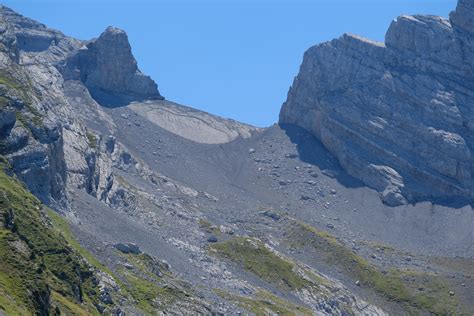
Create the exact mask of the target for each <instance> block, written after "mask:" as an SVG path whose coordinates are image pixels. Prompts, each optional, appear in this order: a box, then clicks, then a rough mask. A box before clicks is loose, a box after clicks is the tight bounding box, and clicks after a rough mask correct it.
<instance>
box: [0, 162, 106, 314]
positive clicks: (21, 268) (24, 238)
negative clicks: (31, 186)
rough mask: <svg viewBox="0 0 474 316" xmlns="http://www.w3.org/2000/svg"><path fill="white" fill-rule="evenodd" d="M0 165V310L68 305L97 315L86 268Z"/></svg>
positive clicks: (12, 311)
mask: <svg viewBox="0 0 474 316" xmlns="http://www.w3.org/2000/svg"><path fill="white" fill-rule="evenodd" d="M0 164H1V165H0V258H2V260H0V293H1V295H0V297H1V298H0V309H3V310H4V311H5V312H6V313H7V314H8V315H16V314H23V315H24V314H32V313H48V312H50V311H51V310H52V309H54V308H55V307H56V306H57V307H58V308H59V309H60V310H61V308H62V307H65V306H69V307H68V308H67V309H70V308H72V307H74V308H75V309H76V310H80V311H82V312H83V313H84V314H91V313H94V312H95V313H97V310H96V308H95V307H94V305H93V303H96V302H97V289H96V287H95V285H94V282H93V275H92V272H91V271H90V269H89V267H88V266H87V265H86V264H85V263H84V262H83V260H82V258H81V257H80V256H79V255H78V254H77V253H76V252H75V251H73V250H72V249H71V247H70V246H69V244H68V243H67V241H66V240H65V239H64V238H63V236H62V235H61V234H60V233H59V232H58V231H56V230H54V229H53V228H52V227H51V226H49V224H48V221H47V218H46V216H45V214H43V213H42V212H41V209H42V205H41V203H40V202H39V201H38V200H37V199H36V198H35V197H34V196H33V195H31V194H30V193H29V192H28V191H27V190H26V189H25V188H24V187H23V185H22V184H21V183H20V182H19V181H18V180H16V179H14V178H13V177H11V176H9V175H8V174H7V173H9V171H8V166H7V164H6V162H5V160H4V159H3V158H2V159H0ZM50 300H51V301H50ZM65 310H66V309H65Z"/></svg>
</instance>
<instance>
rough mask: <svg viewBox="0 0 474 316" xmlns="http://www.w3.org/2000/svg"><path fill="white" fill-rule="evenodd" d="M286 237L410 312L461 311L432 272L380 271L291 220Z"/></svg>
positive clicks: (332, 239)
mask: <svg viewBox="0 0 474 316" xmlns="http://www.w3.org/2000/svg"><path fill="white" fill-rule="evenodd" d="M286 238H287V241H288V243H289V244H290V245H292V246H295V247H311V249H312V250H313V251H316V252H317V255H318V256H319V257H320V258H321V259H322V260H324V261H325V262H326V263H327V264H330V265H333V266H335V267H337V268H338V269H339V270H341V271H342V272H344V273H346V274H347V275H349V276H351V277H352V278H353V279H355V280H359V282H360V283H361V286H365V287H369V288H372V289H373V290H375V291H376V292H377V293H379V294H381V295H382V296H384V297H385V298H387V299H388V300H391V301H395V302H397V303H399V304H401V305H402V306H404V307H405V308H406V310H407V312H409V313H418V312H419V311H420V310H423V311H428V312H430V313H433V314H436V315H453V314H462V312H463V310H462V307H461V306H460V304H459V302H458V299H457V298H456V297H455V296H450V295H449V288H448V286H447V285H446V284H445V283H444V282H442V281H441V279H440V278H439V277H437V276H435V275H430V274H427V273H426V272H422V271H399V270H390V271H384V272H382V271H380V270H379V269H378V268H377V267H375V266H373V265H371V264H370V263H369V262H368V261H367V260H365V259H364V258H362V257H361V256H359V255H357V254H355V253H354V252H352V251H351V250H350V249H348V248H347V247H345V246H344V245H343V244H342V243H341V242H339V241H338V240H337V239H336V238H335V237H334V236H331V235H330V234H328V233H327V232H324V231H320V230H317V229H316V228H314V227H312V226H309V225H307V224H304V223H301V222H298V221H296V220H292V224H291V225H290V227H289V229H288V232H287V235H286Z"/></svg>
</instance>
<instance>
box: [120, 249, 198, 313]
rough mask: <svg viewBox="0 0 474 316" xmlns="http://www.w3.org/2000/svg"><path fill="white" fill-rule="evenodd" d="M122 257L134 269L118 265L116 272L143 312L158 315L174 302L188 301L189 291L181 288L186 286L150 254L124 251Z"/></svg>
mask: <svg viewBox="0 0 474 316" xmlns="http://www.w3.org/2000/svg"><path fill="white" fill-rule="evenodd" d="M124 258H126V259H127V261H128V262H129V263H130V264H131V265H133V267H134V269H127V268H120V269H119V274H120V276H122V277H123V278H124V279H125V282H126V284H125V285H124V286H125V288H126V290H127V292H128V293H129V294H130V295H131V296H132V297H133V299H134V300H135V301H136V303H137V307H138V308H139V309H140V310H142V311H143V312H144V313H145V314H147V315H157V314H159V311H163V310H165V309H167V308H169V307H171V306H172V305H173V304H174V303H178V302H184V301H189V300H190V294H188V293H187V291H186V290H185V289H183V287H185V285H184V284H183V283H181V282H179V281H177V280H174V279H173V276H172V274H171V273H170V272H169V271H167V270H166V269H165V268H164V266H163V265H161V264H160V263H159V262H157V261H156V260H154V259H153V258H152V257H150V256H149V255H147V254H143V253H142V254H126V255H124ZM173 283H175V284H173ZM188 290H190V289H188Z"/></svg>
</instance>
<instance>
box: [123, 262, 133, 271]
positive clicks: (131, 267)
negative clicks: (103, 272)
mask: <svg viewBox="0 0 474 316" xmlns="http://www.w3.org/2000/svg"><path fill="white" fill-rule="evenodd" d="M123 266H124V267H125V268H127V269H128V270H133V266H132V265H131V264H130V263H128V262H125V263H124V264H123Z"/></svg>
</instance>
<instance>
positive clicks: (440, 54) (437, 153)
mask: <svg viewBox="0 0 474 316" xmlns="http://www.w3.org/2000/svg"><path fill="white" fill-rule="evenodd" d="M473 21H474V2H473V1H471V0H461V1H459V3H458V6H457V9H456V11H454V12H452V13H451V15H450V19H444V18H441V17H436V16H421V15H415V16H407V15H403V16H400V17H398V18H397V19H395V20H394V21H393V22H392V24H391V25H390V28H389V30H388V31H387V34H386V37H385V43H379V42H374V41H371V40H368V39H364V38H361V37H358V36H355V35H350V34H345V35H343V36H342V37H340V38H338V39H335V40H332V41H330V42H327V43H322V44H320V45H317V46H314V47H311V48H310V49H309V50H308V51H307V52H306V53H305V55H304V59H303V63H302V65H301V68H300V71H299V74H298V76H297V77H296V78H295V80H294V82H293V85H292V87H291V88H290V91H289V92H288V98H287V100H286V102H285V103H284V104H283V107H282V109H281V112H280V124H296V125H299V126H301V127H303V128H305V129H307V130H309V131H311V132H312V133H313V134H314V136H316V137H317V138H318V139H319V140H320V141H321V142H322V143H323V144H324V145H325V146H326V148H328V149H329V150H330V151H331V152H332V153H333V154H334V155H335V156H336V157H337V159H338V160H339V162H340V163H341V165H342V166H343V167H344V168H345V169H346V170H347V171H348V172H349V173H350V174H351V175H353V176H355V177H357V178H359V179H361V180H362V181H363V182H365V183H366V184H367V185H368V186H370V187H372V188H374V189H376V190H378V191H379V192H381V195H382V199H383V200H384V202H385V203H387V204H389V205H399V204H403V203H406V202H407V200H408V201H410V202H415V201H419V200H434V201H438V200H443V201H449V200H450V199H452V198H458V201H459V198H461V199H465V200H466V201H470V200H472V199H473V197H474V187H473V176H472V174H473V170H474V169H473V167H474V164H473V163H474V160H473V157H472V154H471V151H472V148H473V146H474V139H473V137H472V135H473V130H474V125H473V123H472V122H473V115H474V113H473V111H472V105H473V103H472V100H473V97H474V74H473V66H474V58H473V57H474V55H473V54H474V28H473V23H474V22H473Z"/></svg>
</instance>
